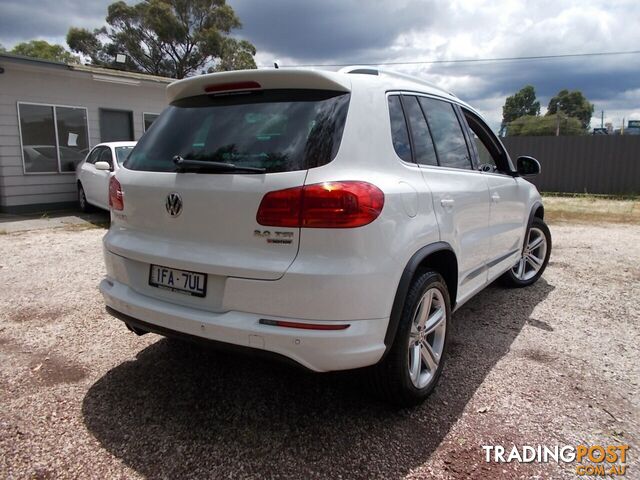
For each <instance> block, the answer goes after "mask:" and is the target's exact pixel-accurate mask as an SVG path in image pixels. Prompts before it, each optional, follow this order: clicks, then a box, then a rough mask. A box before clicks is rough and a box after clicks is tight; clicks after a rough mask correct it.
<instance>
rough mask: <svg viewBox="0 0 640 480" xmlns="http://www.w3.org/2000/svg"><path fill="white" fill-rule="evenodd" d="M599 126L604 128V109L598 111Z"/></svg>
mask: <svg viewBox="0 0 640 480" xmlns="http://www.w3.org/2000/svg"><path fill="white" fill-rule="evenodd" d="M600 128H604V110H602V111H601V112H600Z"/></svg>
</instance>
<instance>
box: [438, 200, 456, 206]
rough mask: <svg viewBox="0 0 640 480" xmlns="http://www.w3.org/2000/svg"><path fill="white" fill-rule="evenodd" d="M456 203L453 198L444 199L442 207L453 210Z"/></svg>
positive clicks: (441, 203)
mask: <svg viewBox="0 0 640 480" xmlns="http://www.w3.org/2000/svg"><path fill="white" fill-rule="evenodd" d="M454 203H456V201H455V200H454V199H453V198H443V199H441V200H440V205H442V206H443V207H444V208H451V207H453V204H454Z"/></svg>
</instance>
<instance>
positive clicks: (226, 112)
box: [124, 90, 349, 173]
mask: <svg viewBox="0 0 640 480" xmlns="http://www.w3.org/2000/svg"><path fill="white" fill-rule="evenodd" d="M348 104H349V95H348V94H345V93H341V92H328V91H316V90H267V91H262V92H254V93H251V94H243V95H220V96H214V95H200V96H196V97H189V98H186V99H183V100H179V101H177V102H174V103H173V104H172V105H170V106H169V107H168V108H167V109H166V110H165V111H164V112H163V113H162V115H160V117H159V118H158V119H157V120H156V122H155V124H154V127H153V128H151V129H150V130H149V131H148V132H147V133H146V134H145V135H144V136H143V137H142V139H141V140H140V141H139V142H138V144H137V146H136V147H135V148H134V150H133V151H132V152H131V155H130V156H129V158H128V159H127V161H126V162H125V164H124V165H125V167H126V168H129V169H132V170H147V171H164V172H166V171H175V169H176V167H175V165H174V163H173V157H174V156H176V155H180V156H181V157H183V158H185V159H193V160H201V161H214V162H224V163H230V164H234V165H237V166H242V167H259V168H265V169H266V172H267V173H270V172H286V171H293V170H304V169H307V168H311V167H316V166H320V165H324V164H326V163H328V162H330V161H331V160H332V159H333V157H334V156H335V155H336V153H337V150H338V147H339V145H340V141H341V138H342V131H343V129H344V123H345V119H346V114H347V108H348Z"/></svg>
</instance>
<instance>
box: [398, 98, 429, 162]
mask: <svg viewBox="0 0 640 480" xmlns="http://www.w3.org/2000/svg"><path fill="white" fill-rule="evenodd" d="M402 100H403V104H404V110H405V112H406V114H407V119H408V120H409V125H410V128H411V138H413V148H414V154H415V160H416V163H419V164H420V165H438V159H437V158H436V151H435V150H434V148H433V141H432V140H431V133H429V127H428V125H427V121H426V120H425V118H424V115H423V113H422V109H421V108H420V104H419V103H418V99H417V98H416V97H413V96H408V95H404V96H403V97H402Z"/></svg>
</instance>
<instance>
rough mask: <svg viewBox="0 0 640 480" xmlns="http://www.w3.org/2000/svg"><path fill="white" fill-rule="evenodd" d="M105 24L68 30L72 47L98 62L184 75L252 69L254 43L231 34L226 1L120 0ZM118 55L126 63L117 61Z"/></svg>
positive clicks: (232, 17)
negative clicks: (133, 1) (127, 0)
mask: <svg viewBox="0 0 640 480" xmlns="http://www.w3.org/2000/svg"><path fill="white" fill-rule="evenodd" d="M106 22H107V26H105V27H102V28H99V29H96V30H94V31H93V32H90V31H88V30H86V29H82V28H73V27H72V28H70V29H69V32H68V33H67V43H68V44H69V47H70V48H71V50H73V51H75V52H79V53H82V54H84V55H86V56H88V57H90V58H91V61H92V62H93V63H94V64H97V65H105V66H111V67H116V68H124V69H126V70H131V71H138V72H147V73H151V74H154V75H163V76H167V77H173V78H184V77H186V76H188V75H191V74H194V73H197V72H199V71H202V70H206V69H209V70H216V71H218V70H222V69H225V70H226V69H235V68H256V63H255V61H254V58H253V57H254V55H255V53H256V49H255V47H254V46H253V45H252V44H251V43H249V42H248V41H246V40H242V41H237V40H235V39H233V38H231V37H230V33H231V31H232V30H234V29H237V28H240V26H241V23H240V20H239V19H238V17H236V14H235V13H234V11H233V9H232V8H231V7H230V6H229V5H227V4H226V1H225V0H143V1H142V2H140V3H136V4H135V5H131V6H129V5H127V4H126V3H125V2H123V1H118V2H115V3H112V4H111V5H109V7H108V13H107V17H106ZM118 53H122V54H124V55H126V63H125V64H124V65H123V64H117V63H116V62H115V57H116V55H117V54H118Z"/></svg>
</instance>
